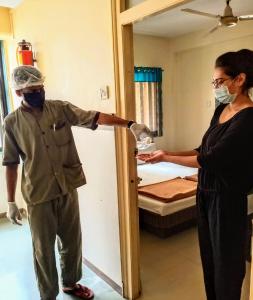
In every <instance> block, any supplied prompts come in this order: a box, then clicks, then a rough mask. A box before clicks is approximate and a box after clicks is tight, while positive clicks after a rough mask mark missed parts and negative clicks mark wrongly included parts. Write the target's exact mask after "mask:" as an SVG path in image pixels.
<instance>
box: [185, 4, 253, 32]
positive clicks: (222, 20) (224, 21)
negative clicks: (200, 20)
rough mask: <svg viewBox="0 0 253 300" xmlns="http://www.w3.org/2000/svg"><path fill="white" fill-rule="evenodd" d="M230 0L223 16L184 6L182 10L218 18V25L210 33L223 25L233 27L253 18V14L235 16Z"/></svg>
mask: <svg viewBox="0 0 253 300" xmlns="http://www.w3.org/2000/svg"><path fill="white" fill-rule="evenodd" d="M230 2H231V0H226V3H227V6H226V7H225V9H224V13H223V16H221V15H214V14H209V13H205V12H201V11H198V10H194V9H190V8H184V9H181V10H182V11H184V12H187V13H191V14H195V15H201V16H204V17H208V18H214V19H218V21H219V23H218V25H217V26H215V27H214V28H213V29H212V30H211V31H210V32H209V33H212V32H214V31H216V30H217V29H218V28H219V27H221V26H226V27H233V26H235V25H237V23H238V21H249V20H253V15H245V16H239V17H237V16H234V14H233V11H232V8H231V6H230V5H229V3H230Z"/></svg>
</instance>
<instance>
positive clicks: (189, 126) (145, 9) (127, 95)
mask: <svg viewBox="0 0 253 300" xmlns="http://www.w3.org/2000/svg"><path fill="white" fill-rule="evenodd" d="M122 2H123V1H116V3H115V8H116V12H117V13H116V19H117V33H116V39H115V41H116V42H115V43H116V44H115V49H116V50H117V55H118V56H116V58H115V61H116V63H115V65H116V69H117V70H116V72H115V74H116V83H117V88H118V96H119V97H118V103H117V104H118V112H119V113H121V115H122V116H124V117H127V118H130V119H134V118H135V116H136V109H135V101H134V99H135V98H134V84H133V78H134V74H133V73H134V66H135V55H134V54H135V53H134V44H135V37H134V33H135V29H136V28H137V27H139V28H140V27H141V25H142V23H143V24H144V23H145V21H147V22H148V21H149V20H151V19H152V18H153V17H154V16H157V17H158V15H159V16H162V14H163V15H165V14H166V13H169V12H171V13H172V12H173V10H176V9H177V10H180V8H182V6H183V5H184V6H185V5H186V4H187V5H188V4H192V5H193V4H194V3H196V5H200V4H201V1H197V0H196V1H152V0H147V1H135V4H137V5H134V6H132V7H131V8H129V9H126V3H122ZM130 2H131V1H130ZM137 2H138V3H137ZM202 2H208V1H202ZM215 2H220V3H221V5H223V6H224V3H222V1H215ZM128 5H129V3H128ZM128 7H129V6H128ZM192 8H193V7H192ZM142 20H144V21H143V22H141V21H142ZM147 22H146V23H147ZM150 23H152V20H151V21H150ZM150 28H151V27H149V29H150ZM177 29H178V28H177ZM201 29H202V27H201ZM142 30H143V28H142ZM205 30H206V28H205ZM244 30H245V31H244ZM248 30H249V28H244V29H243V32H244V33H243V36H245V37H246V36H247V35H248V33H249V31H248ZM142 33H143V32H142ZM151 33H152V31H151ZM201 34H202V38H203V32H202V33H201ZM236 34H238V33H236ZM250 34H251V35H252V32H251V33H250ZM151 35H152V34H151ZM228 36H229V37H230V38H231V41H232V40H234V38H233V36H232V35H231V36H230V33H228ZM228 36H226V38H225V39H224V33H223V34H222V33H217V36H216V37H215V38H214V36H209V37H207V38H205V39H202V41H201V43H199V39H200V36H195V37H194V36H189V37H188V41H187V43H188V47H186V48H184V47H182V39H181V40H180V39H178V40H177V43H175V44H176V45H174V46H173V45H172V47H174V48H176V51H174V52H175V53H174V54H173V58H172V60H174V61H177V65H176V66H177V68H175V69H170V72H173V71H175V73H173V75H175V78H177V79H178V78H180V76H182V74H184V71H183V68H184V65H185V62H186V63H188V67H189V68H188V71H187V72H185V76H192V77H194V76H195V75H194V72H190V69H192V70H194V64H193V65H191V66H190V63H194V60H192V59H193V58H194V57H195V59H197V60H200V62H199V63H198V64H199V66H200V65H202V67H203V69H205V68H206V70H211V69H212V67H213V62H214V59H215V57H217V54H219V53H220V51H221V49H222V51H223V52H225V51H226V49H227V51H229V50H230V49H231V48H236V47H237V46H236V44H234V42H232V44H230V45H228V44H227V40H228ZM236 38H237V39H238V40H237V42H238V41H239V40H240V39H241V37H240V34H238V35H237V36H236ZM210 45H211V46H210ZM247 45H248V46H247ZM208 46H209V47H210V53H209V54H208V55H207V54H206V53H205V51H203V47H208ZM246 46H247V47H250V46H249V41H248V40H245V47H246ZM170 47H171V45H169V46H168V49H169V48H170ZM241 47H242V44H240V48H241ZM194 49H195V50H197V51H195V50H194ZM174 50H175V49H174ZM204 50H205V49H204ZM143 51H146V53H147V52H148V51H149V46H148V43H147V44H146V48H145V47H144V50H143ZM146 53H145V54H146ZM145 54H144V55H145ZM207 56H208V57H207ZM170 59H171V58H170ZM202 63H203V64H202ZM142 66H143V67H154V65H152V66H151V65H147V64H145V65H144V64H143V65H142ZM156 67H161V65H158V64H157V65H156ZM189 74H190V75H189ZM191 74H192V75H191ZM206 74H207V73H206V72H205V75H204V76H205V80H204V86H203V89H202V90H201V91H199V92H200V93H203V94H201V97H206V100H204V101H203V102H202V104H201V105H198V103H197V102H196V103H195V104H194V107H190V109H189V105H190V104H191V102H190V99H192V98H194V97H195V96H196V93H197V90H196V91H191V92H192V94H191V95H189V97H188V98H189V99H187V103H185V102H184V101H183V99H184V98H183V96H184V95H183V94H180V93H178V94H177V98H178V101H177V104H176V107H173V105H174V104H173V103H172V102H171V103H170V104H171V105H172V107H173V109H172V111H173V112H174V113H175V119H174V120H176V121H175V123H174V128H173V120H172V119H170V120H168V123H167V125H168V126H169V129H167V130H168V132H169V133H170V137H171V144H170V149H171V150H176V149H177V148H178V149H182V148H184V147H189V146H190V147H194V146H195V147H196V146H198V143H199V142H200V140H199V138H200V134H202V133H203V132H204V130H205V129H206V128H207V126H208V122H209V121H210V116H211V114H212V110H213V109H214V106H215V103H214V102H213V101H212V94H211V92H210V87H209V84H210V77H209V78H207V77H208V76H207V77H206ZM201 75H202V73H201ZM210 76H212V74H211V73H210ZM194 78H195V77H194ZM170 87H171V90H172V91H173V89H175V88H176V83H175V85H173V81H170ZM188 89H189V86H187V82H186V81H185V83H184V86H183V88H182V91H187V90H188ZM205 91H208V92H207V95H206V93H205ZM197 96H199V95H198V94H197ZM186 104H187V105H186ZM181 108H183V117H184V119H185V120H186V122H185V126H181V124H180V123H181V121H180V120H182V119H179V118H178V117H179V116H180V115H181V116H182V112H180V110H181ZM170 109H171V107H170ZM167 112H168V110H167ZM164 113H165V112H164ZM196 117H199V119H200V122H199V123H198V124H197V123H196V124H195V125H194V124H193V123H194V122H191V120H194V118H196ZM187 118H188V121H187ZM194 126H196V127H194ZM191 133H193V134H191ZM187 135H189V136H190V137H192V139H191V143H190V144H189V142H188V141H187V139H186V138H185V136H187ZM175 136H177V137H178V141H177V142H175V139H174V137H175ZM117 141H118V146H117V147H120V146H119V144H121V145H122V144H123V150H124V151H122V152H121V153H120V154H119V153H118V162H119V164H120V161H121V162H124V164H123V163H122V165H121V167H123V169H122V168H121V171H120V172H121V174H122V175H123V174H124V175H125V178H127V179H128V181H126V180H125V181H124V178H121V180H122V185H125V187H124V189H122V191H123V192H122V193H121V197H120V217H121V233H122V232H124V233H123V234H122V235H121V246H122V253H123V256H122V257H123V261H122V269H123V274H125V276H126V277H124V276H123V280H124V283H125V282H126V283H125V284H124V288H125V289H124V295H125V296H126V297H128V298H129V299H135V298H137V297H138V296H139V292H140V290H141V285H140V280H139V279H140V277H141V269H140V268H138V267H139V266H140V261H141V260H140V252H139V251H140V249H139V223H138V217H139V209H138V196H137V192H136V190H137V174H136V162H135V160H134V153H133V151H132V150H131V149H132V148H133V141H132V140H131V138H129V137H127V136H125V137H121V138H119V139H117ZM158 143H159V144H160V145H162V146H164V145H165V146H168V145H166V142H164V141H161V140H160V141H158ZM121 150H122V146H121ZM119 164H118V167H119ZM124 168H125V169H124ZM124 172H125V173H124ZM119 177H120V174H119ZM123 181H124V183H123ZM119 183H120V180H119ZM119 186H121V183H120V184H119ZM130 194H131V197H130ZM122 202H124V209H125V210H124V211H123V210H121V209H122V206H121V205H122V204H121V203H122ZM133 202H134V203H133ZM129 203H131V205H130V204H129ZM128 205H129V206H128ZM127 206H128V207H127ZM129 208H130V209H129ZM190 230H191V229H190ZM127 232H131V233H132V235H131V236H130V237H129V239H124V240H122V237H123V236H124V235H125V236H126V234H127ZM189 232H190V231H189ZM193 235H194V234H193ZM189 236H190V239H195V235H194V237H193V236H192V237H191V233H190V234H189ZM157 241H158V240H157ZM196 242H197V241H196V240H195V244H196ZM154 243H155V242H154ZM186 243H187V242H186ZM194 247H195V246H194ZM195 250H196V248H195V249H192V251H195ZM129 253H130V254H131V256H129ZM130 259H132V260H134V263H135V268H132V267H131V266H132V265H131V262H130ZM168 276H169V275H168ZM143 289H144V295H145V283H144V285H143ZM143 299H145V298H143ZM161 299H162V298H161ZM166 299H167V298H166Z"/></svg>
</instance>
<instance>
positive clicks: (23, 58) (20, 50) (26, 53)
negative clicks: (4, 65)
mask: <svg viewBox="0 0 253 300" xmlns="http://www.w3.org/2000/svg"><path fill="white" fill-rule="evenodd" d="M16 54H17V63H18V65H19V66H20V65H30V66H33V65H34V62H35V59H34V57H33V51H32V44H31V43H29V42H26V41H25V40H22V42H19V43H18V47H17V53H16Z"/></svg>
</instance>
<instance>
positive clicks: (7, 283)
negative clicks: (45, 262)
mask: <svg viewBox="0 0 253 300" xmlns="http://www.w3.org/2000/svg"><path fill="white" fill-rule="evenodd" d="M0 262H1V263H0V299H1V300H39V294H38V291H37V286H36V280H35V275H34V271H33V262H32V246H31V238H30V232H29V227H28V225H27V222H25V224H24V225H23V226H21V227H19V226H14V225H12V224H10V223H9V222H8V221H7V220H5V219H0ZM249 267H250V265H248V274H247V279H246V280H245V288H244V291H243V296H242V300H248V299H249V298H248V284H249ZM141 274H142V286H143V294H142V297H141V298H140V299H141V300H204V299H206V298H205V294H204V286H203V277H202V270H201V264H200V258H199V250H198V242H197V233H196V229H195V228H192V229H189V230H186V231H184V232H182V233H180V234H177V235H174V236H172V237H170V238H167V239H160V238H157V237H156V236H154V235H152V234H149V233H147V232H141ZM85 275H86V276H85V279H83V280H82V282H83V283H84V284H85V285H87V286H89V287H91V288H92V289H93V290H94V291H95V293H96V297H95V300H122V299H123V298H121V297H120V296H119V295H118V294H117V293H116V292H114V291H113V290H112V289H111V288H110V287H109V286H108V285H107V284H106V283H105V282H103V281H102V280H101V279H100V278H98V277H97V276H96V275H95V274H94V273H93V272H91V271H90V270H89V269H88V268H85ZM10 291H11V294H10ZM70 299H73V298H71V297H70V296H67V295H63V294H62V293H61V294H60V295H59V297H58V298H57V300H70Z"/></svg>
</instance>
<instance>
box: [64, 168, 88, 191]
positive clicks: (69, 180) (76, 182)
mask: <svg viewBox="0 0 253 300" xmlns="http://www.w3.org/2000/svg"><path fill="white" fill-rule="evenodd" d="M63 172H64V175H65V180H66V184H67V186H68V188H70V189H75V188H77V187H79V186H81V185H83V184H85V183H86V179H85V175H84V172H83V168H82V164H81V163H76V164H73V165H70V166H69V165H63Z"/></svg>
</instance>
